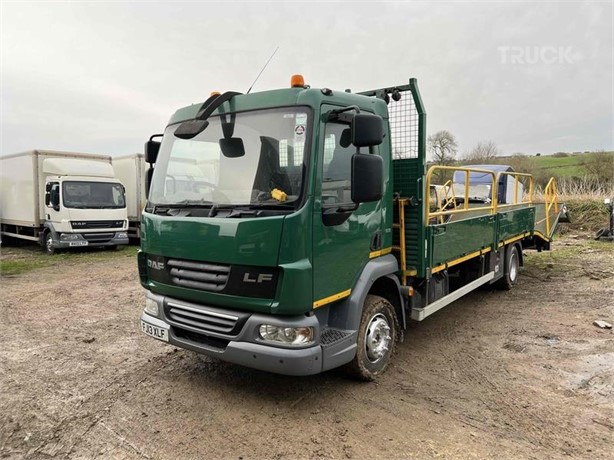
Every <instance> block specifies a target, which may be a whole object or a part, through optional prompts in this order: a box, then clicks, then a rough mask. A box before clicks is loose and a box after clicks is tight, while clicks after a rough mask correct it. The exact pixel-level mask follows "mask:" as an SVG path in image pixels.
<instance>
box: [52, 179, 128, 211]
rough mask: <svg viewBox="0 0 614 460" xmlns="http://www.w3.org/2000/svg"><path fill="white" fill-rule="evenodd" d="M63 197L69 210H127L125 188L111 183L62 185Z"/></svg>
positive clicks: (69, 182) (67, 183)
mask: <svg viewBox="0 0 614 460" xmlns="http://www.w3.org/2000/svg"><path fill="white" fill-rule="evenodd" d="M62 197H63V201H64V206H66V207H67V208H81V209H85V208H89V209H102V208H125V207H126V200H125V198H124V188H123V187H122V186H121V184H117V183H115V184H113V183H109V182H81V181H67V182H64V183H63V184H62Z"/></svg>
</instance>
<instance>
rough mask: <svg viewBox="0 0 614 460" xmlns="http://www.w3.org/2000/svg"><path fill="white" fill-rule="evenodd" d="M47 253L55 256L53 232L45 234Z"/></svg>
mask: <svg viewBox="0 0 614 460" xmlns="http://www.w3.org/2000/svg"><path fill="white" fill-rule="evenodd" d="M44 249H45V252H46V253H47V254H48V255H50V256H52V255H54V254H55V246H54V245H53V235H52V234H51V232H47V233H45V247H44Z"/></svg>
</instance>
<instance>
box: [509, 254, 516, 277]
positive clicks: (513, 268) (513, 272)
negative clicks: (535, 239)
mask: <svg viewBox="0 0 614 460" xmlns="http://www.w3.org/2000/svg"><path fill="white" fill-rule="evenodd" d="M509 270H510V280H512V282H514V281H516V277H517V276H518V261H517V259H516V254H515V253H512V256H511V257H510V268H509Z"/></svg>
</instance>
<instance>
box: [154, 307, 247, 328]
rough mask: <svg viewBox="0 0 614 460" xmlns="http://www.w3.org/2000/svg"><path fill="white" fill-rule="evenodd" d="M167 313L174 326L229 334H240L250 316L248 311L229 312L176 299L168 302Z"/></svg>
mask: <svg viewBox="0 0 614 460" xmlns="http://www.w3.org/2000/svg"><path fill="white" fill-rule="evenodd" d="M165 313H166V317H167V319H168V320H169V322H170V323H171V324H172V325H173V326H185V327H186V328H188V329H191V330H192V331H194V332H202V333H207V332H216V333H219V334H228V335H236V334H238V333H239V332H240V330H241V328H242V327H243V324H245V321H247V318H248V317H249V314H248V313H242V312H237V313H236V314H235V313H234V312H233V313H228V312H226V311H221V310H219V309H215V308H213V307H206V308H203V307H200V306H197V305H193V304H190V305H186V304H184V303H179V302H174V301H168V302H167V303H166V306H165Z"/></svg>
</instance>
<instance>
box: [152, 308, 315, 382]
mask: <svg viewBox="0 0 614 460" xmlns="http://www.w3.org/2000/svg"><path fill="white" fill-rule="evenodd" d="M301 319H302V318H301ZM305 319H307V321H304V323H306V324H305V326H312V327H313V321H316V320H315V318H313V317H305ZM309 319H312V320H313V321H309ZM141 321H143V322H145V323H147V324H151V325H152V326H155V327H158V328H162V329H167V330H168V343H170V344H172V345H175V346H178V347H181V348H186V349H188V350H192V351H195V352H197V353H201V354H204V355H207V356H211V357H215V358H219V359H221V360H223V361H228V362H230V363H234V364H239V365H241V366H246V367H251V368H254V369H259V370H262V371H267V372H274V373H276V374H284V375H296V376H299V375H313V374H318V373H320V372H322V370H323V369H322V347H321V346H320V345H314V346H311V347H308V348H281V347H275V346H270V345H264V344H262V343H257V342H256V341H255V339H253V341H248V337H249V336H252V337H253V335H252V334H251V331H253V330H254V329H255V327H257V326H258V325H260V324H262V323H267V322H268V323H270V322H271V318H270V317H269V316H265V315H258V314H254V315H252V316H250V318H249V319H248V320H247V323H246V324H245V326H244V327H243V329H242V332H241V333H240V334H239V336H238V337H237V338H236V339H234V340H229V341H219V342H214V343H215V345H213V344H206V343H202V342H199V341H196V340H193V339H190V335H189V334H185V331H184V329H183V328H177V327H175V326H172V325H171V324H170V323H168V322H167V321H165V320H162V319H160V318H156V317H154V316H151V315H149V314H147V313H146V312H143V313H142V314H141ZM292 323H293V324H295V323H296V321H293V322H292ZM180 331H181V332H180ZM192 337H194V335H192ZM226 342H227V343H226Z"/></svg>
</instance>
